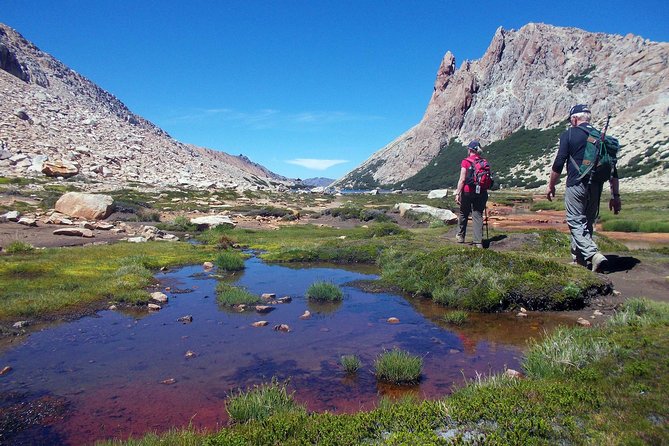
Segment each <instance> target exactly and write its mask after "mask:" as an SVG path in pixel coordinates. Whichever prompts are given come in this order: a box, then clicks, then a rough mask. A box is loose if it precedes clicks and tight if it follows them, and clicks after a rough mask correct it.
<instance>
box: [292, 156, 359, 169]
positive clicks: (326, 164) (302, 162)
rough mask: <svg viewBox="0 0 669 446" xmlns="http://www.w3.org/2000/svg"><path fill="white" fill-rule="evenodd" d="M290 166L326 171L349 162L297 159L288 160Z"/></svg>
mask: <svg viewBox="0 0 669 446" xmlns="http://www.w3.org/2000/svg"><path fill="white" fill-rule="evenodd" d="M286 162H287V163H289V164H296V165H298V166H302V167H305V168H307V169H313V170H326V169H329V168H330V167H332V166H336V165H337V164H343V163H348V160H318V159H313V158H296V159H294V160H287V161H286Z"/></svg>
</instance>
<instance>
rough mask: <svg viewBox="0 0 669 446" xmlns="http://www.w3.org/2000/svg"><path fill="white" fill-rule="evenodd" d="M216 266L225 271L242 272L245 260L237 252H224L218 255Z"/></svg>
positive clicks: (215, 261)
mask: <svg viewBox="0 0 669 446" xmlns="http://www.w3.org/2000/svg"><path fill="white" fill-rule="evenodd" d="M213 263H214V265H216V266H217V267H218V269H220V270H224V271H241V270H243V269H244V258H243V257H242V255H241V254H240V253H238V252H236V251H222V252H219V253H218V254H216V258H215V259H214V262H213Z"/></svg>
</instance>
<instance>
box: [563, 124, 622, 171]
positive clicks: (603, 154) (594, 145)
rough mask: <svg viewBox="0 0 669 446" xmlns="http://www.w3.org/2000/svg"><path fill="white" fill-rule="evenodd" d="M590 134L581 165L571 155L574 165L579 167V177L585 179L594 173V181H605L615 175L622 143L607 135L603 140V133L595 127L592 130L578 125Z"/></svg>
mask: <svg viewBox="0 0 669 446" xmlns="http://www.w3.org/2000/svg"><path fill="white" fill-rule="evenodd" d="M576 128H578V129H581V130H583V131H584V132H586V133H587V134H588V139H587V142H586V144H585V150H584V151H583V161H582V162H581V165H580V166H579V165H578V164H577V163H576V161H574V158H572V157H569V158H570V159H571V162H572V163H573V164H574V167H576V168H577V169H578V179H579V180H583V179H584V178H589V177H590V175H592V181H593V182H597V183H604V182H605V181H609V180H610V179H611V177H613V172H614V170H615V168H616V163H617V162H618V150H620V143H619V142H618V140H617V139H616V138H614V137H612V136H608V135H607V136H605V137H604V141H603V142H602V134H601V132H600V131H599V130H597V129H595V128H593V129H591V130H590V131H588V130H586V129H584V128H583V127H576ZM588 181H590V179H588Z"/></svg>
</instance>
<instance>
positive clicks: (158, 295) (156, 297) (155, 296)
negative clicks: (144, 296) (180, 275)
mask: <svg viewBox="0 0 669 446" xmlns="http://www.w3.org/2000/svg"><path fill="white" fill-rule="evenodd" d="M151 299H152V300H155V301H156V302H160V303H162V304H164V303H166V302H167V296H166V295H165V293H161V292H160V291H156V292H155V293H151Z"/></svg>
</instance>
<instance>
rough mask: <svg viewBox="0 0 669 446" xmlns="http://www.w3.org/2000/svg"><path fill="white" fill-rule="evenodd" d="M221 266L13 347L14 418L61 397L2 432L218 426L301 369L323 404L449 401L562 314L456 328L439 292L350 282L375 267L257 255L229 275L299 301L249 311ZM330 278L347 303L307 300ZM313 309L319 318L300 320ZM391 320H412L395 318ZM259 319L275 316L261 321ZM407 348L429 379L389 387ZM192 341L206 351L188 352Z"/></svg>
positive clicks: (298, 376) (68, 439) (306, 386)
mask: <svg viewBox="0 0 669 446" xmlns="http://www.w3.org/2000/svg"><path fill="white" fill-rule="evenodd" d="M215 273H216V272H215V271H214V272H212V273H203V271H202V268H201V267H200V266H190V267H184V268H180V269H177V270H174V271H170V272H165V273H161V274H159V275H158V276H157V277H158V279H159V280H160V281H161V283H162V285H163V286H165V287H167V286H169V287H170V289H171V292H166V294H167V295H168V296H169V299H170V300H169V303H168V304H167V305H166V306H165V307H164V308H163V309H162V310H161V311H159V312H156V313H151V314H148V313H142V314H141V315H138V314H134V315H133V314H124V313H121V312H115V311H102V312H100V313H98V314H97V315H96V317H86V318H82V319H80V320H77V321H74V322H71V323H67V324H63V325H60V326H57V327H55V328H49V329H45V330H43V331H41V332H38V333H35V334H33V335H31V336H30V337H29V338H28V339H27V340H26V341H25V342H23V343H22V344H21V345H20V346H15V347H12V348H11V349H7V350H5V351H4V353H2V356H1V358H0V365H10V366H11V367H12V369H13V370H12V372H11V373H10V374H9V375H6V376H4V377H2V378H1V379H0V409H2V410H3V411H4V416H5V417H7V416H9V415H8V413H9V412H11V411H16V410H19V409H20V408H19V409H17V404H18V405H19V406H20V405H21V404H24V406H22V407H25V404H27V403H28V402H32V403H33V404H36V403H35V402H36V401H42V400H41V399H40V398H45V397H48V398H52V399H55V400H56V401H57V402H58V410H54V413H53V414H51V415H52V416H46V417H42V418H39V419H33V420H29V422H26V423H24V424H23V425H22V426H21V429H22V430H21V431H20V432H18V433H16V432H5V435H4V436H3V438H4V439H7V438H8V436H11V437H10V438H11V439H12V440H11V441H12V442H16V443H17V444H21V443H22V442H23V443H29V444H37V443H42V444H50V443H58V444H86V443H91V442H94V441H95V440H97V439H104V438H110V437H120V438H127V437H129V436H138V435H141V434H143V433H145V432H147V431H164V430H167V429H169V428H170V427H186V426H188V425H189V424H190V425H192V426H193V427H195V428H208V429H215V428H216V427H220V426H222V425H225V423H226V422H227V419H226V413H225V398H226V396H227V395H228V394H229V392H230V391H231V390H234V389H237V388H239V387H242V388H245V387H247V386H251V385H253V384H259V383H262V382H265V381H268V380H270V379H271V378H272V377H274V376H276V377H278V378H279V379H281V380H283V379H288V378H290V388H291V390H294V391H295V396H296V399H297V400H298V402H300V403H302V404H305V405H306V406H307V408H308V409H309V410H314V411H324V410H328V411H334V412H353V411H358V410H364V409H371V408H373V407H374V406H375V404H376V403H377V402H378V400H379V398H380V396H383V395H389V396H397V395H401V394H405V393H412V394H415V395H417V396H419V397H422V398H436V397H439V396H442V395H445V394H448V393H449V392H450V390H451V389H452V386H453V385H454V384H460V383H462V382H463V380H464V379H465V378H471V377H474V376H475V375H476V373H477V372H479V373H490V372H499V371H502V370H504V368H505V366H506V367H509V368H515V369H518V368H519V367H520V365H519V363H520V359H521V356H522V350H523V349H524V348H525V345H526V341H527V339H528V337H530V336H536V335H540V334H542V333H543V329H544V328H549V327H550V326H552V325H554V324H555V323H556V320H555V319H554V318H553V319H551V318H550V317H548V316H536V317H532V318H527V319H528V320H516V319H515V318H514V317H513V315H480V316H478V315H477V316H476V317H474V318H473V319H472V322H471V323H470V324H468V326H466V327H465V328H462V329H457V330H453V329H452V328H451V327H448V326H447V325H446V324H444V323H443V322H442V320H441V319H442V317H443V314H444V312H445V310H444V309H443V308H442V307H439V306H436V305H434V304H432V303H431V302H429V301H426V300H415V299H414V300H406V299H404V298H402V297H401V296H397V295H393V294H383V293H377V294H371V293H366V292H363V291H361V290H360V289H358V288H355V287H352V286H347V283H349V282H351V281H354V280H370V279H375V278H376V276H375V275H374V274H373V273H372V272H370V271H364V270H362V271H361V270H353V269H350V268H348V269H343V268H336V267H332V266H330V267H308V268H307V267H300V268H296V267H295V266H292V267H286V266H277V265H267V264H264V263H262V262H261V261H260V260H258V259H257V258H252V259H250V260H248V261H247V262H246V270H245V271H244V272H243V273H240V274H238V275H236V276H234V277H232V278H230V279H228V280H230V281H231V282H232V283H234V284H236V285H239V286H243V287H245V288H247V289H248V290H249V291H250V292H252V293H255V294H261V293H270V292H271V293H276V294H277V297H281V296H291V297H292V298H293V300H292V302H291V303H288V304H280V305H276V309H275V310H274V311H273V312H271V313H269V314H264V315H260V314H257V313H255V312H253V311H251V312H244V313H237V312H233V311H230V310H229V309H224V308H221V307H220V306H219V305H218V304H217V302H216V296H215V287H216V281H217V279H216V278H215V277H212V275H213V274H215ZM317 280H326V281H330V282H333V283H335V284H337V285H340V286H341V287H342V289H343V291H344V294H345V299H344V301H343V303H341V304H340V305H338V306H330V307H322V306H318V305H314V304H312V303H309V302H307V301H306V299H305V298H304V294H305V292H306V290H307V288H308V287H309V285H311V284H312V283H313V282H314V281H317ZM307 309H308V310H309V311H311V312H312V317H311V318H310V319H307V320H301V319H299V316H300V315H301V314H302V313H304V311H305V310H307ZM185 315H192V317H193V321H192V323H188V324H184V323H181V322H178V321H177V319H178V318H180V317H182V316H185ZM389 317H396V318H398V319H399V320H400V323H399V324H389V323H388V322H387V319H388V318H389ZM258 320H267V321H269V325H268V326H266V327H262V328H255V327H252V326H251V323H253V322H255V321H258ZM277 324H288V325H289V326H290V328H291V332H289V333H283V332H279V331H274V330H273V329H272V327H273V326H274V325H277ZM394 347H398V348H401V349H405V350H408V351H410V352H411V353H413V354H418V355H421V356H422V357H423V358H424V368H423V375H422V380H421V382H420V384H418V385H416V386H412V387H393V386H387V385H380V384H377V382H376V379H375V378H374V374H373V363H374V360H375V358H376V356H377V355H378V354H379V353H381V352H383V351H384V350H386V349H392V348H394ZM188 351H190V352H193V353H194V354H195V356H193V357H190V358H188V357H186V352H188ZM345 354H355V355H357V356H358V357H359V358H360V359H361V361H362V363H363V367H362V369H361V370H360V371H359V372H358V374H357V375H356V376H354V377H347V376H345V375H344V373H343V372H342V370H341V367H340V365H339V358H340V356H341V355H345ZM166 380H169V381H167V382H172V383H171V384H165V383H163V381H166ZM12 416H15V415H14V414H13V412H12ZM17 430H20V429H17Z"/></svg>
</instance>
